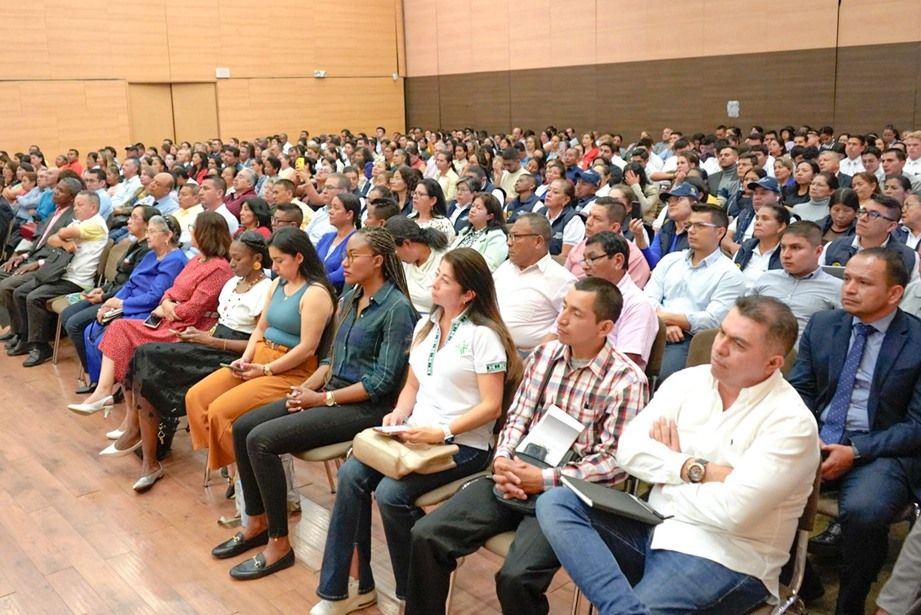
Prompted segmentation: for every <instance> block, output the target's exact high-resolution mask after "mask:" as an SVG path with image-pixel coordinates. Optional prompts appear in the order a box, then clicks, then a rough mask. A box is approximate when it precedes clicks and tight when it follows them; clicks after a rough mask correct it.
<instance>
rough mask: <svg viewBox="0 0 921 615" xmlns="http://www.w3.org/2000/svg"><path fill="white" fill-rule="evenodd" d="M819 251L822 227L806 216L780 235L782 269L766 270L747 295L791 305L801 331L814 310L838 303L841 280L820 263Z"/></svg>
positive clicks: (839, 302) (838, 304)
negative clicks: (761, 296)
mask: <svg viewBox="0 0 921 615" xmlns="http://www.w3.org/2000/svg"><path fill="white" fill-rule="evenodd" d="M821 253H822V229H820V228H819V226H818V225H817V224H816V223H815V222H809V221H808V220H801V221H799V222H794V223H793V224H791V225H790V226H788V227H787V229H786V230H785V231H784V233H783V236H782V237H781V238H780V264H781V266H782V267H783V269H772V270H771V271H765V272H764V273H763V274H762V275H761V277H759V278H758V279H757V280H756V281H755V284H754V285H753V286H752V287H751V289H749V291H748V294H749V295H763V296H765V297H774V298H775V299H780V300H781V301H783V302H784V303H786V304H787V305H788V306H790V309H791V310H793V315H794V316H795V317H796V322H797V324H798V325H799V332H800V335H802V334H803V331H805V330H806V323H808V322H809V319H810V318H811V317H812V315H813V314H815V313H816V312H818V311H821V310H834V309H836V308H839V307H841V280H840V279H838V278H836V277H835V276H833V275H831V274H828V273H825V271H823V270H822V268H821V267H819V255H820V254H821ZM797 342H799V338H798V337H797Z"/></svg>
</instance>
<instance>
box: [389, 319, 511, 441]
mask: <svg viewBox="0 0 921 615" xmlns="http://www.w3.org/2000/svg"><path fill="white" fill-rule="evenodd" d="M439 314H440V309H439V310H436V312H435V313H434V314H432V315H431V317H430V318H428V319H426V318H423V319H421V320H419V322H418V323H416V331H415V334H414V336H413V338H414V339H415V335H418V334H419V332H420V331H421V330H422V327H423V326H425V323H427V322H433V323H434V325H433V326H432V330H431V331H429V333H428V335H427V336H426V337H425V339H423V340H422V341H421V342H419V343H418V344H415V345H414V346H413V348H412V350H410V352H409V365H410V367H412V370H413V374H415V376H416V379H417V380H418V381H419V392H418V393H417V394H416V405H415V407H414V408H413V412H412V414H411V415H410V417H409V420H408V421H407V422H408V423H409V424H410V425H418V426H426V427H441V426H444V425H447V424H449V423H450V422H451V421H453V420H454V419H456V418H457V417H459V416H461V415H462V414H464V413H465V412H467V411H469V410H470V409H471V408H473V407H474V406H476V405H477V404H479V403H480V389H479V386H478V385H477V374H493V373H497V372H505V371H506V369H507V364H508V358H507V357H506V354H505V348H504V347H503V346H502V340H500V339H499V335H498V334H497V333H496V332H495V331H493V330H492V329H490V328H488V327H481V326H477V325H475V324H473V323H472V322H471V321H470V320H468V319H467V315H466V314H461V315H460V316H458V317H457V318H455V319H454V321H453V323H452V325H451V328H450V330H449V331H448V339H447V341H445V343H444V346H442V347H441V349H438V350H436V349H437V348H438V344H439V341H440V339H441V328H440V327H439V326H438V316H439ZM448 382H449V383H451V386H445V383H448ZM492 428H493V425H492V423H487V424H485V425H481V426H479V427H477V428H476V429H473V430H471V431H468V432H465V433H462V434H457V435H456V438H455V441H456V442H457V443H458V444H465V445H467V446H472V447H475V448H479V449H484V450H485V449H488V448H489V447H490V444H491V443H492Z"/></svg>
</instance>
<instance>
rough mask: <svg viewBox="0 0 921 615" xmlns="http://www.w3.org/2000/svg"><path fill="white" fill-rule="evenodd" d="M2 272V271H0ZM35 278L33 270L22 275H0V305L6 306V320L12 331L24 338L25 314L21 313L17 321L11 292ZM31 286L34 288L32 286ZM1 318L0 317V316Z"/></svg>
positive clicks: (25, 331)
mask: <svg viewBox="0 0 921 615" xmlns="http://www.w3.org/2000/svg"><path fill="white" fill-rule="evenodd" d="M0 273H2V272H0ZM34 278H35V272H34V271H32V272H30V273H26V274H23V275H13V274H10V273H2V275H0V306H2V307H4V308H6V310H7V313H8V316H9V318H8V322H9V325H10V327H11V328H12V329H11V330H12V332H13V333H15V334H16V335H19V336H20V337H22V338H23V339H25V337H26V335H27V334H28V329H27V327H28V322H27V317H26V315H25V314H23V315H22V322H19V320H18V319H17V315H18V314H17V312H16V306H15V302H14V300H13V293H14V292H15V291H16V289H17V288H19V287H20V286H22V285H23V284H25V283H27V282H31V281H33V280H34ZM32 288H35V287H34V286H33V287H32ZM0 320H2V317H0Z"/></svg>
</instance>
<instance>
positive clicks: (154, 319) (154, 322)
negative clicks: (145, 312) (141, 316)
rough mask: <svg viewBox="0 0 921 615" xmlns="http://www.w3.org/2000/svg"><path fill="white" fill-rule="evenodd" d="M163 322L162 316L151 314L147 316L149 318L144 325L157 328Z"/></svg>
mask: <svg viewBox="0 0 921 615" xmlns="http://www.w3.org/2000/svg"><path fill="white" fill-rule="evenodd" d="M161 322H163V317H162V316H157V315H156V314H151V315H150V316H148V317H147V320H145V321H144V326H145V327H149V328H151V329H156V328H157V327H159V326H160V323H161Z"/></svg>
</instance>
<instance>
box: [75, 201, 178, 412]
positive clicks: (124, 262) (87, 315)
mask: <svg viewBox="0 0 921 615" xmlns="http://www.w3.org/2000/svg"><path fill="white" fill-rule="evenodd" d="M158 215H159V212H158V211H157V209H156V208H155V207H149V206H146V205H138V206H137V207H135V208H134V209H133V210H132V211H131V215H130V216H129V217H128V232H129V233H130V234H131V239H128V240H125V241H130V242H131V245H130V246H129V247H128V250H127V251H126V252H125V254H124V256H122V258H121V260H120V261H119V262H118V266H117V267H116V270H115V277H114V278H113V279H111V280H106V281H105V282H104V283H103V284H102V285H101V286H99V287H97V288H94V289H92V290H90V291H87V292H85V293H81V295H80V296H81V300H80V301H77V302H76V303H74V304H71V305H69V306H68V307H67V309H65V310H64V311H63V312H61V323H62V326H63V328H64V330H65V331H66V332H67V337H69V338H70V340H71V342H73V344H74V349H75V350H76V351H77V357H78V358H79V359H80V364H81V365H82V366H83V374H85V377H84V378H83V380H82V382H81V385H80V387H79V388H78V389H77V390H76V391H75V392H76V393H77V395H86V394H88V393H92V392H93V391H94V390H95V389H96V381H95V380H94V379H93V378H92V377H91V376H90V375H89V370H88V367H87V361H86V349H87V346H86V345H85V343H84V331H85V330H86V328H87V327H89V326H90V325H91V324H92V323H93V322H95V321H96V318H97V314H98V312H99V311H100V310H101V309H102V306H103V305H104V304H105V303H106V302H107V301H109V300H110V299H113V298H114V297H115V296H116V294H117V293H118V292H119V291H120V290H121V289H122V288H123V287H124V286H125V284H126V283H127V282H128V280H129V279H130V278H131V274H132V273H133V272H134V271H135V268H136V267H137V265H138V264H139V263H141V262H142V261H143V259H144V257H145V256H147V253H148V252H150V245H149V244H148V242H147V225H148V224H149V223H150V220H151V219H152V218H153V217H154V216H158ZM161 220H163V219H162V218H161ZM167 223H168V221H166V220H164V224H167ZM159 228H164V227H163V226H160V227H159ZM154 234H155V235H160V236H163V234H162V233H154ZM158 239H161V237H158ZM157 262H158V263H162V261H161V260H157ZM168 262H169V263H170V264H173V265H175V267H176V270H175V273H174V274H173V278H175V277H176V275H178V274H179V271H180V270H181V269H182V267H183V265H185V260H184V259H183V260H182V261H173V260H170V261H168ZM172 283H173V281H172V279H170V280H169V282H167V284H166V286H165V287H163V288H161V289H160V290H161V292H160V294H161V295H162V294H163V291H165V290H166V289H167V288H169V286H171V285H172ZM146 286H147V284H146V283H145V284H142V285H141V286H140V287H137V288H145V287H146ZM157 299H158V300H159V297H157ZM155 305H156V304H154V306H152V307H151V309H153V307H155ZM145 317H146V315H145Z"/></svg>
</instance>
